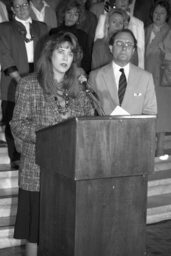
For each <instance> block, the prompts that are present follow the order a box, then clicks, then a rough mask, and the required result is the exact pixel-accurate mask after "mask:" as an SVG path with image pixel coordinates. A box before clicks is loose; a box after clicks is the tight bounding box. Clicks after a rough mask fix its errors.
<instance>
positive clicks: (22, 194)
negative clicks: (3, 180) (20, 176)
mask: <svg viewBox="0 0 171 256" xmlns="http://www.w3.org/2000/svg"><path fill="white" fill-rule="evenodd" d="M39 214H40V193H39V192H31V191H26V190H23V189H19V196H18V209H17V216H16V223H15V229H14V238H16V239H26V240H27V241H28V242H30V243H38V241H39Z"/></svg>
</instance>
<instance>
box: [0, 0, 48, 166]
mask: <svg viewBox="0 0 171 256" xmlns="http://www.w3.org/2000/svg"><path fill="white" fill-rule="evenodd" d="M11 10H12V12H13V14H14V18H13V20H12V21H9V22H4V23H1V24H0V31H1V33H0V56H1V66H2V77H1V87H0V89H1V99H2V122H3V124H4V125H5V136H6V141H7V145H8V154H9V157H10V161H11V167H12V168H15V169H16V168H18V161H19V158H20V156H19V154H18V152H17V151H16V148H15V144H14V140H13V136H12V134H11V130H10V125H9V122H10V120H11V119H12V115H13V109H14V105H15V90H16V86H17V83H18V81H19V80H20V78H21V77H22V76H24V75H27V74H28V73H30V72H33V71H34V64H35V61H36V59H37V58H38V55H39V52H40V49H41V47H40V45H41V44H40V40H41V38H42V39H43V36H44V35H45V34H46V33H48V29H47V25H46V24H45V23H42V22H39V21H34V20H32V19H31V18H30V5H29V2H28V0H11Z"/></svg>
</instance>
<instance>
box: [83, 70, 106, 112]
mask: <svg viewBox="0 0 171 256" xmlns="http://www.w3.org/2000/svg"><path fill="white" fill-rule="evenodd" d="M78 81H79V82H80V84H81V85H82V86H83V90H84V91H85V92H86V93H87V95H88V97H89V99H90V100H91V102H92V105H93V106H94V108H95V109H96V111H97V113H98V115H99V116H104V115H105V113H104V111H103V108H102V106H101V103H100V101H99V99H98V96H97V94H96V93H95V91H94V90H93V89H92V88H91V87H90V86H89V84H88V82H87V78H86V77H85V76H84V75H80V76H79V77H78Z"/></svg>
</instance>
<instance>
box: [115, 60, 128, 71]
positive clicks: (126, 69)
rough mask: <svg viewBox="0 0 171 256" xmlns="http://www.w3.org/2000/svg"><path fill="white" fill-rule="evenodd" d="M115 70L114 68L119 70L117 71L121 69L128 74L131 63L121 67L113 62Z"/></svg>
mask: <svg viewBox="0 0 171 256" xmlns="http://www.w3.org/2000/svg"><path fill="white" fill-rule="evenodd" d="M113 68H114V69H117V70H120V69H121V68H123V69H124V72H125V73H126V72H129V63H128V64H126V65H125V66H124V67H121V66H119V65H117V64H116V63H115V62H114V61H113Z"/></svg>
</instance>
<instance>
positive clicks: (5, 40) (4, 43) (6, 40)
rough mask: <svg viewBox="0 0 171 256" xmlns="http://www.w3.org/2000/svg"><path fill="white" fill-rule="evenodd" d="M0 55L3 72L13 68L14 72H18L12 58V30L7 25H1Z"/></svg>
mask: <svg viewBox="0 0 171 256" xmlns="http://www.w3.org/2000/svg"><path fill="white" fill-rule="evenodd" d="M0 31H1V33H0V55H1V66H2V70H6V69H10V68H12V71H15V70H17V67H16V63H15V60H14V59H13V57H12V56H11V49H10V48H11V46H10V43H11V39H10V37H11V33H10V31H11V28H10V26H8V25H7V23H2V24H0Z"/></svg>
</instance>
